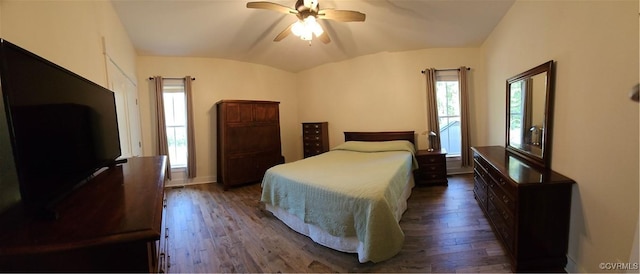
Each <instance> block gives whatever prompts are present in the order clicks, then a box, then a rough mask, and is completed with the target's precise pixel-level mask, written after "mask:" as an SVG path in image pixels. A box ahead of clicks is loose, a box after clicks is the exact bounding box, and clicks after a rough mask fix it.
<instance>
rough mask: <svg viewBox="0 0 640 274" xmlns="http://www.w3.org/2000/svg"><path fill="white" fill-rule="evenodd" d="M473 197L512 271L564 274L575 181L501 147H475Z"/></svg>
mask: <svg viewBox="0 0 640 274" xmlns="http://www.w3.org/2000/svg"><path fill="white" fill-rule="evenodd" d="M472 150H473V157H474V189H473V193H474V196H475V198H476V200H477V202H478V204H479V206H480V208H481V209H482V211H484V213H485V215H486V216H487V219H489V223H490V224H491V227H492V228H493V230H494V232H495V233H496V236H497V238H498V240H500V241H501V242H502V244H503V245H504V247H505V250H506V251H507V253H508V255H509V256H510V258H511V266H512V269H511V270H512V271H514V272H515V271H518V272H520V271H534V272H546V271H564V267H565V266H566V264H567V256H566V254H567V246H568V242H569V217H570V210H571V188H572V185H573V184H574V183H575V182H574V181H573V180H571V179H569V178H567V177H565V176H563V175H561V174H558V173H556V172H554V171H552V170H550V169H537V168H534V167H533V165H529V164H528V163H527V162H526V161H524V160H521V159H520V158H518V157H516V156H514V155H512V154H511V153H509V152H507V151H506V150H505V149H504V148H503V147H499V146H491V147H474V148H472Z"/></svg>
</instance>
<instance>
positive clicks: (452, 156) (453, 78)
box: [436, 70, 462, 160]
mask: <svg viewBox="0 0 640 274" xmlns="http://www.w3.org/2000/svg"><path fill="white" fill-rule="evenodd" d="M458 73H459V72H458V70H438V71H436V94H437V93H438V89H437V87H438V82H457V83H458V115H442V116H441V115H440V110H439V111H438V121H441V119H442V118H456V117H457V118H458V120H461V117H460V110H461V106H460V97H459V96H460V81H459V79H458ZM436 100H438V99H437V98H436ZM439 103H440V101H439V100H438V106H440V104H439ZM444 105H445V106H446V105H447V102H445V103H444ZM439 125H440V128H442V126H443V125H442V123H439ZM440 128H439V129H438V135H440V138H441V142H442V136H441V133H440ZM460 134H462V133H460ZM458 140H460V146H461V145H462V135H460V136H459V138H458ZM445 150H446V148H445ZM446 157H447V160H456V159H461V158H462V155H461V154H460V153H453V152H452V151H447V156H446Z"/></svg>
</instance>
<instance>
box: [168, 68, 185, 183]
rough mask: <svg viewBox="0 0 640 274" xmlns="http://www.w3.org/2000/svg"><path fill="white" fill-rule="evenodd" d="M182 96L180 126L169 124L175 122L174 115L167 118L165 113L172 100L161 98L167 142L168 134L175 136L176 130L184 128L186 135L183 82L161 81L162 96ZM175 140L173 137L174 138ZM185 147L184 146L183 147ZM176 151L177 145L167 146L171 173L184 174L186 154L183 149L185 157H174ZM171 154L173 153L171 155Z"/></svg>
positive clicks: (175, 80)
mask: <svg viewBox="0 0 640 274" xmlns="http://www.w3.org/2000/svg"><path fill="white" fill-rule="evenodd" d="M171 93H173V94H176V93H179V94H182V96H183V98H184V100H183V102H184V104H185V105H184V106H183V109H184V110H185V113H184V114H182V116H183V117H184V123H183V124H182V125H178V124H175V123H174V124H171V123H169V121H175V119H174V118H175V117H176V115H175V113H173V114H171V115H172V118H169V115H168V114H169V113H167V108H168V105H169V104H173V103H174V101H173V100H166V99H167V98H166V97H165V98H163V99H164V105H165V112H164V114H165V121H166V132H167V141H168V140H169V136H168V135H169V134H170V132H174V135H175V129H176V128H184V132H185V134H186V132H187V121H186V115H187V114H186V108H187V107H186V92H185V87H184V80H182V79H179V80H178V79H165V80H164V81H163V87H162V94H163V96H164V95H165V94H171ZM171 109H172V110H173V111H174V112H175V108H173V107H172V108H171ZM174 139H175V136H174ZM185 141H186V142H188V139H187V138H186V137H185ZM185 147H186V146H185ZM176 151H177V145H175V144H174V145H169V159H170V161H171V170H172V171H180V170H184V171H185V172H186V168H187V157H188V154H187V153H188V152H187V151H186V149H185V152H184V153H185V155H183V156H178V155H175V152H176ZM172 152H173V153H172ZM177 157H180V158H183V159H184V163H182V162H181V161H177V160H176V159H177Z"/></svg>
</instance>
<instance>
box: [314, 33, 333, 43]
mask: <svg viewBox="0 0 640 274" xmlns="http://www.w3.org/2000/svg"><path fill="white" fill-rule="evenodd" d="M317 38H318V40H320V41H322V43H325V44H329V42H331V39H329V35H328V34H327V32H326V31H325V32H323V33H322V34H320V36H318V37H317Z"/></svg>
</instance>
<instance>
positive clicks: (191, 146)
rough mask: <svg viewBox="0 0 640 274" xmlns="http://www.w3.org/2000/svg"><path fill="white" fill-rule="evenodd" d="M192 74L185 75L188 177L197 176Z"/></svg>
mask: <svg viewBox="0 0 640 274" xmlns="http://www.w3.org/2000/svg"><path fill="white" fill-rule="evenodd" d="M192 81H193V79H192V78H191V76H185V77H184V94H185V97H186V99H187V100H186V101H187V177H188V178H190V179H191V178H195V177H196V137H195V136H196V135H195V133H194V132H195V126H194V122H193V121H194V119H193V96H192V91H191V84H192Z"/></svg>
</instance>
